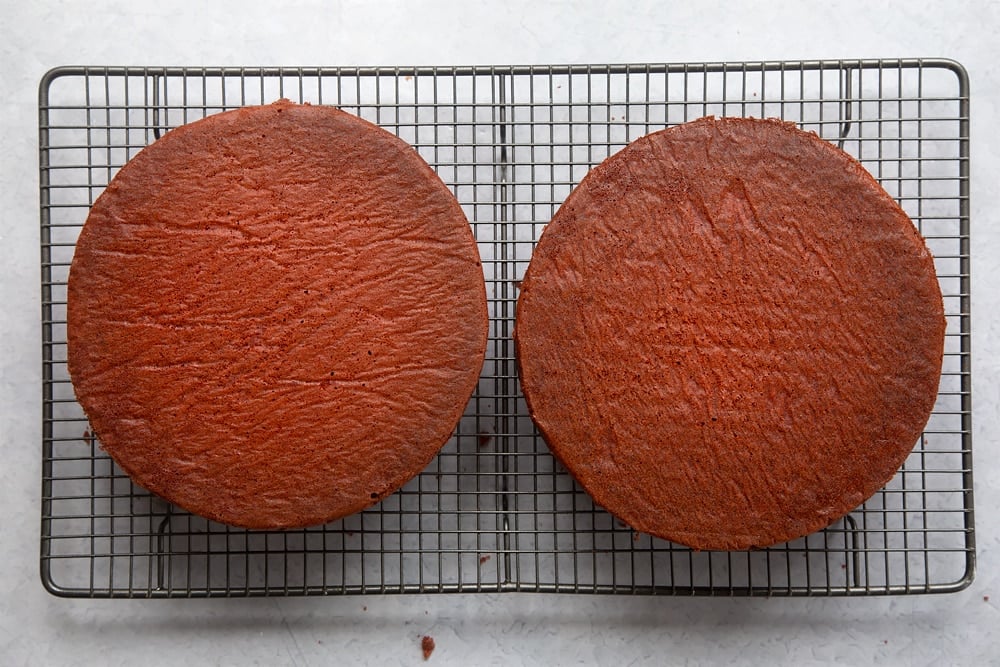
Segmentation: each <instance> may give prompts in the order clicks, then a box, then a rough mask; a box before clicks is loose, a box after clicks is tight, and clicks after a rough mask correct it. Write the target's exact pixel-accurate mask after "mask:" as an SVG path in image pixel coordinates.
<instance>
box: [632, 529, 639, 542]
mask: <svg viewBox="0 0 1000 667" xmlns="http://www.w3.org/2000/svg"><path fill="white" fill-rule="evenodd" d="M639 535H640V534H639V533H638V532H636V531H632V541H633V542H638V541H639Z"/></svg>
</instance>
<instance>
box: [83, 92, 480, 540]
mask: <svg viewBox="0 0 1000 667" xmlns="http://www.w3.org/2000/svg"><path fill="white" fill-rule="evenodd" d="M67 309H68V323H67V337H68V345H69V351H68V355H69V372H70V375H71V377H72V380H73V386H74V388H75V391H76V395H77V398H78V400H79V402H80V403H81V405H82V406H83V408H84V411H85V412H86V414H87V416H88V417H89V419H90V421H91V424H92V426H93V429H94V431H95V433H96V434H97V436H98V437H99V438H100V441H101V443H102V445H103V447H104V449H105V450H106V451H107V452H108V454H110V455H111V456H112V457H113V458H114V460H115V461H117V462H118V463H119V464H120V466H121V467H122V468H123V469H124V470H125V471H126V472H127V473H128V474H129V475H130V476H131V477H132V479H133V480H134V481H135V482H136V483H137V484H140V485H142V486H143V487H145V488H147V489H149V490H150V491H152V492H154V493H156V494H159V495H160V496H162V497H164V498H165V499H167V500H169V501H170V502H173V503H176V504H177V505H179V506H181V507H183V508H184V509H187V510H189V511H191V512H194V513H196V514H199V515H202V516H205V517H208V518H210V519H214V520H217V521H222V522H225V523H229V524H233V525H237V526H244V527H248V528H291V527H298V526H306V525H310V524H318V523H323V522H326V521H331V520H333V519H337V518H340V517H343V516H345V515H348V514H351V513H353V512H356V511H358V510H361V509H362V508H364V507H366V506H368V505H371V504H373V503H375V502H377V501H378V500H379V499H381V498H383V497H385V496H386V495H388V494H391V493H392V492H393V491H395V490H397V489H398V488H399V487H400V486H401V485H403V484H404V483H405V482H406V481H407V480H409V479H410V478H412V477H413V476H414V475H416V474H417V473H418V472H420V471H421V470H422V469H423V468H424V467H425V466H426V465H427V464H428V463H429V462H430V460H431V459H432V458H433V457H434V455H435V454H436V453H437V452H438V451H439V449H440V448H441V447H442V445H443V444H444V443H445V442H446V441H447V440H448V438H449V436H450V435H451V433H452V431H453V430H454V428H455V426H456V424H457V422H458V420H459V418H460V416H461V414H462V412H463V410H464V407H465V405H466V403H467V402H468V399H469V397H470V395H471V393H472V391H473V389H474V388H475V386H476V383H477V379H478V377H479V372H480V369H481V366H482V362H483V358H484V354H485V350H486V338H487V309H486V294H485V289H484V283H483V274H482V267H481V265H480V260H479V255H478V250H477V247H476V243H475V240H474V238H473V236H472V233H471V230H470V228H469V224H468V221H467V220H466V218H465V216H464V214H463V212H462V209H461V207H460V206H459V204H458V203H457V202H456V200H455V199H454V197H453V196H452V195H451V193H450V192H449V191H448V189H447V188H446V187H445V185H444V184H443V183H442V182H441V181H440V180H439V179H438V177H437V176H436V175H435V174H434V172H433V171H432V170H431V168H430V167H429V166H428V165H427V164H426V163H425V162H424V161H423V160H422V159H421V158H420V157H419V156H418V154H417V152H416V151H415V150H413V148H412V147H410V146H408V145H407V144H406V143H404V142H403V141H402V140H400V139H398V138H396V137H395V136H393V135H391V134H390V133H388V132H386V131H384V130H382V129H380V128H378V127H376V126H375V125H372V124H370V123H368V122H365V121H363V120H361V119H359V118H357V117H354V116H352V115H350V114H347V113H344V112H341V111H339V110H337V109H334V108H331V107H325V106H309V105H296V104H292V103H290V102H288V101H287V100H282V101H279V102H277V103H275V104H272V105H268V106H260V107H247V108H243V109H238V110H235V111H230V112H226V113H220V114H217V115H213V116H210V117H208V118H205V119H204V120H199V121H197V122H194V123H191V124H189V125H185V126H182V127H178V128H177V129H174V130H172V131H170V132H169V133H167V134H165V135H164V136H163V138H161V139H159V140H158V141H156V142H155V143H154V144H152V145H150V146H149V147H147V148H145V149H143V150H142V151H141V152H140V153H139V154H138V155H136V156H135V158H134V159H133V160H131V161H130V162H129V163H128V164H127V165H125V167H124V168H123V169H122V170H121V171H120V172H119V173H118V174H117V176H115V178H114V179H113V181H112V182H111V183H110V185H108V187H107V189H106V190H105V191H104V193H103V194H102V195H101V196H100V197H99V198H98V200H97V202H96V203H95V204H94V206H93V208H92V210H91V212H90V215H89V217H88V218H87V221H86V224H85V225H84V227H83V230H82V232H81V234H80V237H79V241H78V243H77V246H76V253H75V255H74V258H73V263H72V266H71V270H70V275H69V286H68V304H67Z"/></svg>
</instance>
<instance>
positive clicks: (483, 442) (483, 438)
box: [479, 433, 493, 447]
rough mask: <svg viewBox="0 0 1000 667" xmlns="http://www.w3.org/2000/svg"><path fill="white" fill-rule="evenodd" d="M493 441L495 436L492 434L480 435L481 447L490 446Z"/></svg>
mask: <svg viewBox="0 0 1000 667" xmlns="http://www.w3.org/2000/svg"><path fill="white" fill-rule="evenodd" d="M492 439H493V434H491V433H480V434H479V446H480V447H485V446H487V445H488V444H490V440H492Z"/></svg>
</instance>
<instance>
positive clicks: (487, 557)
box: [479, 554, 490, 565]
mask: <svg viewBox="0 0 1000 667" xmlns="http://www.w3.org/2000/svg"><path fill="white" fill-rule="evenodd" d="M489 560H490V555H489V554H486V555H485V556H480V557H479V564H480V565H483V564H485V563H488V562H489Z"/></svg>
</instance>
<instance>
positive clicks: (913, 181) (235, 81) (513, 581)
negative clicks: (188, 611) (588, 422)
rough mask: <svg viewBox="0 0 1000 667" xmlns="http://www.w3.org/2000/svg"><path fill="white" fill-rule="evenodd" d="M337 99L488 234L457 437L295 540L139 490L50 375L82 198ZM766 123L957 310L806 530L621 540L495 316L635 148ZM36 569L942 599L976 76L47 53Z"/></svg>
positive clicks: (967, 413) (67, 575) (172, 578)
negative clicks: (869, 491)
mask: <svg viewBox="0 0 1000 667" xmlns="http://www.w3.org/2000/svg"><path fill="white" fill-rule="evenodd" d="M282 97H285V98H290V99H292V100H294V101H308V102H311V103H314V104H332V105H336V106H339V107H341V108H343V109H345V110H346V111H349V112H351V113H354V114H357V115H359V116H361V117H363V118H366V119H368V120H370V121H372V122H375V123H377V124H379V125H381V126H382V127H384V128H386V129H388V130H389V131H391V132H394V133H396V134H397V135H399V136H400V137H402V138H403V139H405V140H406V141H408V142H410V143H411V144H412V145H414V146H415V147H416V149H417V150H418V151H419V152H420V154H421V155H422V156H423V157H424V158H425V159H426V160H427V161H428V162H429V163H430V164H431V165H432V166H433V167H434V168H435V169H436V170H437V173H438V174H439V175H440V176H441V178H442V179H443V180H444V181H445V183H447V184H448V186H449V187H450V188H451V190H452V191H453V192H454V194H455V196H456V197H457V198H458V200H459V202H461V204H462V206H463V208H464V210H465V213H466V215H467V216H468V218H469V220H470V223H471V225H472V228H473V231H474V233H475V236H476V238H477V240H478V242H479V247H480V252H481V254H482V258H483V268H484V273H485V279H486V284H487V292H488V298H489V308H490V315H491V322H490V343H489V349H488V353H487V359H486V364H485V367H484V369H483V373H482V376H481V379H480V382H479V386H478V389H477V391H476V393H475V394H474V396H473V398H472V400H471V401H470V402H469V405H468V409H467V410H466V412H465V415H464V416H463V418H462V420H461V422H460V424H459V425H458V427H457V429H456V431H455V434H454V437H453V438H451V440H450V441H449V442H448V443H447V445H446V446H445V448H444V450H443V451H442V452H441V455H440V456H438V457H437V458H436V459H435V460H434V462H433V463H431V465H430V466H429V467H428V468H427V470H426V471H425V472H423V473H422V474H421V475H419V476H418V477H417V478H415V479H414V480H413V481H412V482H410V483H409V484H407V485H406V486H405V487H404V488H403V489H402V490H401V491H400V492H398V493H396V494H394V495H392V496H391V497H389V498H387V499H385V500H384V501H383V502H381V503H380V504H379V505H377V506H375V507H373V508H371V509H369V510H367V511H364V512H362V513H360V514H357V515H354V516H351V517H348V518H346V519H343V520H342V521H338V522H335V523H331V524H328V525H325V526H318V527H315V528H309V529H306V530H295V531H287V532H259V531H246V530H241V529H236V528H231V527H227V526H224V525H220V524H216V523H212V522H209V521H207V520H204V519H201V518H199V517H195V516H191V515H189V514H187V513H185V512H183V511H181V510H179V509H177V508H174V507H172V506H170V505H168V504H167V503H165V502H164V501H162V500H161V499H159V498H157V497H153V496H151V495H150V494H148V493H147V492H145V491H144V490H142V489H140V488H138V487H135V486H133V485H132V484H131V483H130V481H129V479H128V477H127V476H126V475H125V474H124V473H123V472H122V471H121V470H120V469H119V468H118V467H117V466H115V465H114V464H113V463H112V461H111V460H110V459H109V458H108V457H107V456H106V455H105V454H104V453H103V452H102V450H101V449H100V443H99V442H97V440H96V439H95V437H94V436H93V435H92V434H91V432H90V430H89V427H88V424H87V421H86V419H85V417H84V415H83V412H82V410H81V408H80V406H79V405H78V404H77V402H76V400H75V398H74V395H73V389H72V386H71V384H70V381H69V377H68V375H67V370H66V362H65V359H66V325H65V319H66V278H67V273H68V269H69V263H70V260H71V258H72V254H73V248H74V243H75V241H76V238H77V235H78V234H79V231H80V227H81V225H82V224H83V222H84V220H85V219H86V215H87V212H88V209H89V206H90V205H91V204H92V203H93V201H94V199H95V198H96V197H97V196H98V195H99V194H100V193H101V191H102V190H103V188H104V187H105V186H106V184H107V183H108V181H109V180H110V179H111V178H112V177H113V176H114V174H115V173H116V171H117V170H118V169H119V168H120V167H121V166H122V165H123V164H124V163H125V162H126V161H127V160H128V159H129V158H131V157H133V156H134V155H135V154H136V153H137V152H138V151H139V150H140V149H141V148H143V147H144V146H146V145H147V144H149V143H151V142H153V141H155V140H156V139H157V138H158V137H159V136H161V135H162V134H163V133H164V132H168V131H169V130H170V128H173V127H176V126H177V125H180V124H182V123H186V122H190V121H193V120H196V119H198V118H202V117H204V116H206V115H209V114H213V113H217V112H219V111H222V110H225V109H230V108H234V107H239V106H243V105H248V104H260V103H269V102H272V101H274V100H276V99H278V98H282ZM710 114H712V115H717V116H757V117H781V118H784V119H786V120H790V121H794V122H796V123H798V124H799V125H800V126H801V127H803V128H804V129H806V130H811V131H814V132H816V133H818V134H819V135H820V136H821V137H823V138H825V139H827V140H829V141H831V142H833V143H835V144H837V145H839V146H840V147H842V148H843V149H844V150H846V151H848V152H849V153H851V154H852V155H854V156H855V157H857V158H858V159H859V160H860V161H861V162H862V164H864V165H865V167H867V168H868V169H869V170H870V171H871V172H872V173H873V174H874V175H875V176H876V178H878V180H879V181H880V182H881V183H882V185H883V186H884V187H885V188H886V190H888V192H889V193H891V194H892V195H893V196H894V197H896V198H897V200H898V201H899V202H900V204H901V205H902V206H903V208H904V209H905V210H906V211H907V213H909V215H910V216H911V217H912V218H913V220H914V222H915V223H916V224H917V225H918V227H919V228H920V230H921V232H922V233H923V234H924V237H925V238H926V239H927V242H928V245H929V246H930V248H931V250H932V252H933V253H934V255H935V265H936V269H937V273H938V277H939V280H940V283H941V288H942V292H943V294H944V300H945V310H946V316H947V335H946V349H945V358H944V373H943V376H942V379H941V385H940V392H939V396H938V399H937V403H936V406H935V409H934V413H933V415H932V417H931V419H930V422H929V423H928V425H927V429H926V431H925V432H924V434H923V435H922V436H921V438H920V440H919V442H918V443H917V445H916V447H915V449H914V451H913V453H912V455H910V457H909V458H908V459H907V460H906V462H905V464H904V465H903V467H902V468H901V470H900V471H899V473H898V474H897V475H896V476H895V478H894V479H893V480H892V481H891V482H890V483H889V484H888V486H887V487H886V488H885V489H884V490H882V491H880V492H879V493H877V494H876V495H875V496H874V497H873V498H871V499H870V500H869V501H868V502H867V503H865V504H864V505H863V506H862V507H860V508H858V509H857V510H856V511H854V512H852V513H851V514H850V515H848V516H847V517H846V518H845V519H843V520H841V521H839V522H838V523H836V524H834V525H833V526H831V527H830V528H828V529H827V530H825V531H822V532H820V533H816V534H814V535H810V536H808V537H806V538H803V539H799V540H795V541H794V542H790V543H788V544H784V545H779V546H776V547H773V548H769V549H763V550H760V551H751V552H739V553H726V552H694V551H691V550H690V549H687V548H684V547H681V546H678V545H675V544H672V543H669V542H666V541H663V540H659V539H654V538H650V537H649V536H647V535H641V534H637V533H633V532H632V531H631V530H630V529H629V528H628V527H627V526H625V525H622V524H621V523H619V522H617V521H616V520H615V519H614V518H613V517H611V516H610V515H609V514H607V513H605V512H604V511H602V510H601V509H599V508H597V507H595V506H594V505H593V503H592V502H591V501H590V499H589V497H588V496H587V495H586V493H584V492H583V491H582V490H581V489H580V488H579V487H578V486H577V485H576V484H575V483H574V482H573V480H572V479H571V478H570V476H569V475H568V474H567V473H566V472H565V471H564V470H563V469H562V468H561V467H560V466H559V465H558V464H557V463H556V462H555V461H554V460H553V458H552V457H551V455H550V454H549V453H548V450H547V448H546V446H545V444H544V442H543V441H542V440H541V439H540V437H539V436H538V434H537V432H536V431H535V430H534V428H533V426H532V423H531V421H530V419H529V418H528V416H527V410H526V406H525V403H524V399H523V396H522V395H521V392H520V389H519V386H518V381H517V375H516V367H515V360H514V347H513V344H512V340H511V333H512V329H513V322H514V309H515V302H516V298H517V294H518V286H519V284H520V283H519V281H520V279H521V276H522V275H523V273H524V270H525V268H526V267H527V264H528V260H529V259H530V257H531V252H532V248H533V247H534V243H535V241H536V240H537V239H538V236H539V234H540V233H541V231H542V228H543V227H544V225H545V223H546V222H547V221H548V220H549V219H550V218H551V216H552V214H553V213H554V211H555V210H556V209H557V208H558V206H559V205H560V203H561V202H562V201H563V200H564V199H565V197H566V196H567V195H568V194H569V192H570V189H571V188H572V187H573V185H574V184H576V183H577V182H579V180H580V179H581V178H582V177H583V175H584V174H586V173H587V171H588V170H589V169H590V168H591V167H593V166H594V165H596V164H598V163H599V162H600V161H601V160H603V159H604V158H605V157H607V156H608V155H610V154H612V153H614V152H615V151H617V150H618V149H620V148H622V147H623V146H624V145H625V144H626V143H628V142H629V141H631V140H633V139H636V138H638V137H640V136H642V135H644V134H647V133H649V132H651V131H655V130H659V129H662V128H664V127H667V126H671V125H675V124H677V123H681V122H684V121H688V120H693V119H695V118H698V117H701V116H705V115H710ZM39 142H40V144H39V148H40V155H39V158H40V184H41V193H40V194H41V201H40V216H41V268H42V312H41V317H42V327H41V331H42V341H41V343H42V354H43V366H42V372H43V386H42V390H43V399H44V400H43V422H42V425H43V441H42V456H43V459H42V460H43V466H42V475H43V478H42V517H41V576H42V580H43V582H44V584H45V586H46V587H47V589H48V590H49V591H51V592H52V593H54V594H57V595H62V596H77V597H178V596H186V597H206V596H258V595H325V594H359V593H414V592H424V593H429V592H502V591H544V592H573V593H631V594H635V593H642V594H654V593H656V594H684V595H871V594H904V593H927V592H948V591H955V590H959V589H961V588H963V587H965V586H967V585H968V584H969V583H970V582H971V580H972V577H973V575H974V570H975V544H974V532H973V504H972V452H971V377H970V368H971V366H970V356H969V354H970V350H969V345H970V314H969V198H968V194H969V92H968V80H967V76H966V73H965V71H964V70H963V69H962V67H961V66H960V65H958V64H957V63H954V62H951V61H946V60H930V59H924V60H882V61H868V60H864V61H856V60H854V61H812V62H758V63H714V64H641V65H615V66H606V65H584V66H531V67H527V66H526V67H416V68H282V69H279V68H214V69H213V68H207V69H205V68H198V69H182V68H123V67H62V68H58V69H55V70H53V71H51V72H49V73H48V74H47V75H46V76H45V77H44V78H43V80H42V82H41V86H40V95H39Z"/></svg>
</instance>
